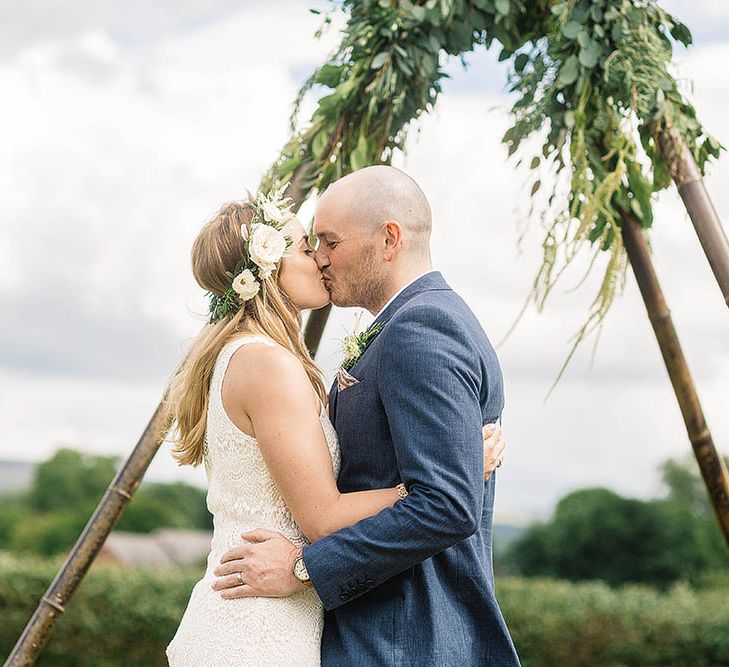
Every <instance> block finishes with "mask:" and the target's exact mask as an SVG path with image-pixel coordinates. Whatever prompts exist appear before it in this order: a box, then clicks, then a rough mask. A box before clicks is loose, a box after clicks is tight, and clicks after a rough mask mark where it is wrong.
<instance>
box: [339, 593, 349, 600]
mask: <svg viewBox="0 0 729 667" xmlns="http://www.w3.org/2000/svg"><path fill="white" fill-rule="evenodd" d="M349 597H350V594H349V593H347V592H346V591H345V592H344V593H342V594H341V595H340V596H339V599H340V600H341V601H342V602H346V601H347V600H349Z"/></svg>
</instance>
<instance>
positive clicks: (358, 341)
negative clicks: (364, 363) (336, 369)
mask: <svg viewBox="0 0 729 667" xmlns="http://www.w3.org/2000/svg"><path fill="white" fill-rule="evenodd" d="M380 331H382V325H381V324H380V323H377V324H375V325H373V326H371V327H370V328H369V329H366V330H365V331H363V332H362V333H353V334H350V335H349V336H347V337H346V338H345V339H344V345H343V349H344V360H343V361H342V368H343V369H344V370H345V371H348V370H349V369H350V368H352V366H354V365H355V364H356V363H357V362H358V361H359V358H360V357H361V356H362V353H363V352H364V351H365V350H366V349H367V346H368V345H369V344H370V343H371V342H372V341H373V340H374V339H375V337H376V336H377V334H378V333H380Z"/></svg>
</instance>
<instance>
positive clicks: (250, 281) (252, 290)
mask: <svg viewBox="0 0 729 667" xmlns="http://www.w3.org/2000/svg"><path fill="white" fill-rule="evenodd" d="M260 289H261V286H260V284H259V283H258V281H257V280H256V277H255V276H254V275H253V274H252V273H251V270H250V269H246V270H245V271H241V272H240V273H239V274H238V275H237V276H236V277H235V278H233V290H235V292H236V294H237V295H238V296H239V297H240V298H241V300H242V301H248V300H249V299H252V298H253V297H254V296H256V294H258V290H260Z"/></svg>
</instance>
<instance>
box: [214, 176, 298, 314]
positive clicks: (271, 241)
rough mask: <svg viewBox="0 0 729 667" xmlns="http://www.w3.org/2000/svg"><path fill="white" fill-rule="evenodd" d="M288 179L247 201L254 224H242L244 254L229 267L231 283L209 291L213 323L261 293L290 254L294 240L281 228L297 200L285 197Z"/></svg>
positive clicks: (250, 197)
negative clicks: (219, 292)
mask: <svg viewBox="0 0 729 667" xmlns="http://www.w3.org/2000/svg"><path fill="white" fill-rule="evenodd" d="M287 187H288V183H286V184H285V185H283V186H281V187H280V188H279V189H273V190H271V191H270V192H268V193H263V192H259V193H258V194H257V195H256V196H255V197H253V196H250V195H249V197H248V201H247V202H246V203H247V204H248V206H250V207H251V208H252V209H253V216H252V218H251V222H250V225H246V224H243V225H241V226H240V233H241V236H242V237H243V249H244V253H243V257H242V259H241V260H240V261H239V262H238V263H237V264H236V265H235V270H234V272H233V273H231V272H230V271H226V272H225V273H226V275H227V276H228V278H230V281H231V284H230V287H228V289H226V290H225V292H223V293H222V294H221V295H218V294H214V293H213V292H208V296H209V298H210V307H209V310H210V324H212V323H213V322H217V321H218V320H219V319H221V318H222V317H225V316H226V315H229V314H230V313H235V312H236V311H237V310H239V309H240V308H241V306H243V304H244V303H245V302H246V301H250V300H251V299H252V298H254V297H255V296H256V294H258V292H259V291H260V290H261V288H262V286H263V285H264V281H265V280H267V279H268V278H270V277H271V274H272V273H273V272H274V270H275V269H276V265H277V264H278V262H279V261H280V260H281V258H282V257H283V256H284V255H285V254H286V251H287V250H288V249H289V247H290V246H291V244H292V240H291V239H290V238H289V237H288V236H285V235H284V233H283V232H282V231H281V230H282V229H283V227H284V225H285V224H286V222H287V220H288V218H289V217H290V216H291V215H292V213H291V207H292V206H293V201H291V200H290V199H289V198H287V197H284V191H285V190H286V188H287Z"/></svg>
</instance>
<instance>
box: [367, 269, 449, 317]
mask: <svg viewBox="0 0 729 667" xmlns="http://www.w3.org/2000/svg"><path fill="white" fill-rule="evenodd" d="M436 271H437V269H428V270H427V271H424V272H423V273H421V274H420V275H419V276H416V277H415V278H413V279H412V280H411V281H410V282H409V283H408V284H407V285H403V286H402V287H401V288H400V289H399V290H398V291H397V292H395V294H393V295H392V296H391V297H390V299H389V300H388V302H387V303H386V304H385V305H384V306H382V308H380V311H379V312H378V313H377V315H375V319H377V318H378V317H379V316H380V315H382V313H384V312H385V308H387V307H388V306H389V305H390V304H391V303H392V302H393V301H394V300H395V299H397V297H399V296H400V294H402V293H403V292H404V291H405V290H406V289H407V288H408V287H410V285H412V284H413V283H414V282H415V281H416V280H420V279H421V278H422V277H423V276H427V275H428V274H429V273H435V272H436Z"/></svg>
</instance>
